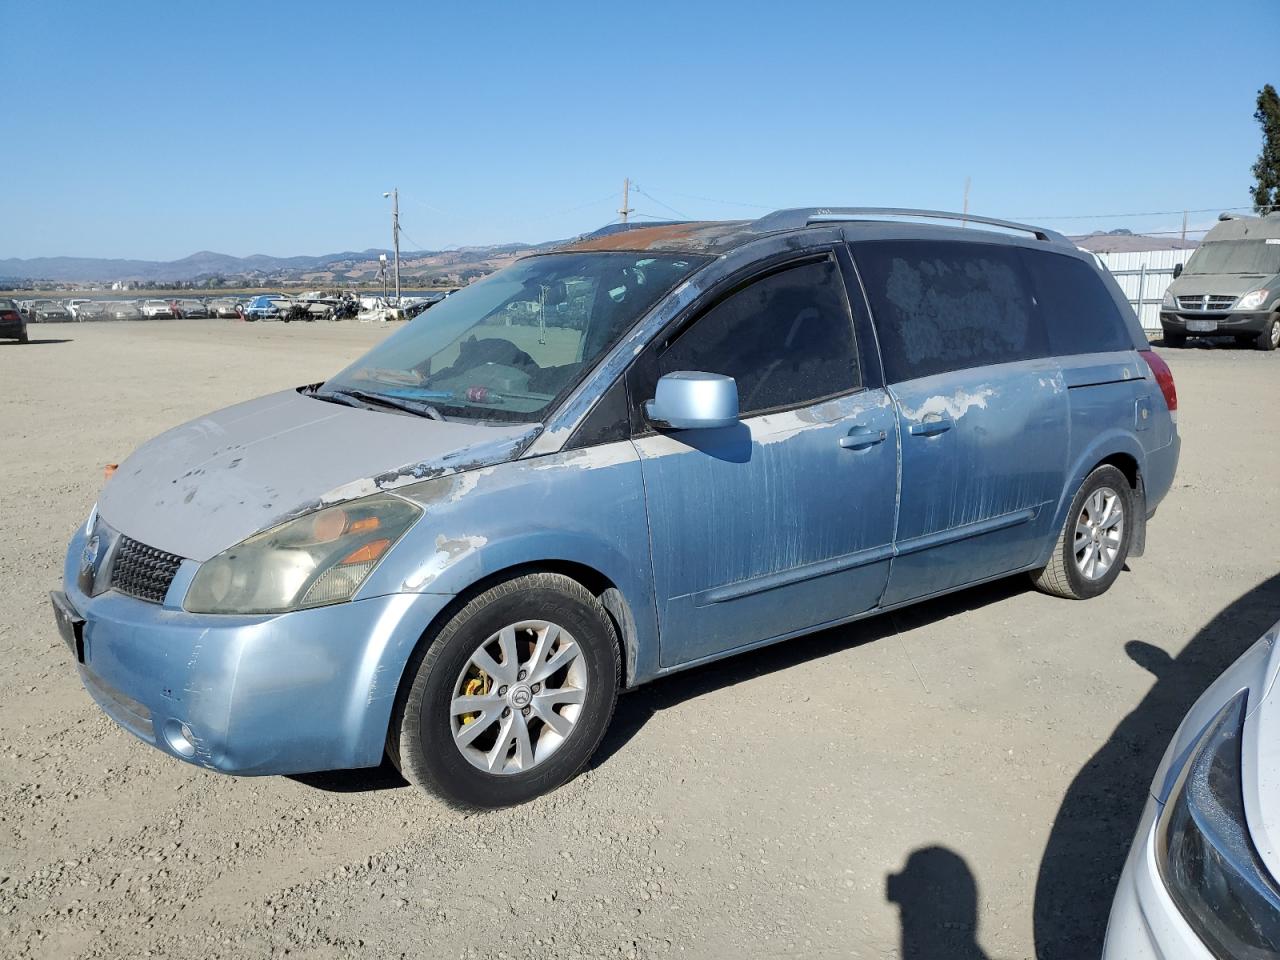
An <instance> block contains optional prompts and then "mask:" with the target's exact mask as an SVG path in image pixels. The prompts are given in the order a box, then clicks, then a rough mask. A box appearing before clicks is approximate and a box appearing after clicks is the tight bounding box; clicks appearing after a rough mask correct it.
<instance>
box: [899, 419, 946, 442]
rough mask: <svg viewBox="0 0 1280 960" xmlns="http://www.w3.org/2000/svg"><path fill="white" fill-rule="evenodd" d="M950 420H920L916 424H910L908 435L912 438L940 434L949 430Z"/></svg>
mask: <svg viewBox="0 0 1280 960" xmlns="http://www.w3.org/2000/svg"><path fill="white" fill-rule="evenodd" d="M951 423H952V420H951V418H950V417H936V418H934V419H930V420H921V421H919V422H918V423H913V424H911V427H910V430H909V432H910V434H911V435H912V436H913V437H931V436H933V435H934V434H935V433H942V432H943V431H945V430H950V429H951Z"/></svg>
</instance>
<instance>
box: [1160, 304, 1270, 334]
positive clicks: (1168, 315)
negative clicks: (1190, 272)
mask: <svg viewBox="0 0 1280 960" xmlns="http://www.w3.org/2000/svg"><path fill="white" fill-rule="evenodd" d="M1271 316H1272V314H1271V312H1270V311H1267V310H1257V311H1252V312H1239V313H1213V312H1205V313H1175V312H1171V311H1168V310H1161V311H1160V326H1161V327H1163V328H1164V329H1165V330H1166V331H1168V332H1170V333H1186V334H1189V335H1190V336H1193V337H1194V336H1208V337H1214V336H1219V337H1227V336H1235V335H1236V334H1241V335H1243V334H1247V333H1252V334H1258V333H1261V332H1262V331H1263V330H1265V329H1266V328H1267V323H1268V322H1269V321H1270V320H1271ZM1204 320H1208V321H1211V322H1213V323H1216V324H1217V330H1215V331H1213V332H1212V333H1203V334H1202V333H1199V332H1197V331H1194V330H1188V329H1187V323H1188V322H1190V323H1196V322H1198V321H1204Z"/></svg>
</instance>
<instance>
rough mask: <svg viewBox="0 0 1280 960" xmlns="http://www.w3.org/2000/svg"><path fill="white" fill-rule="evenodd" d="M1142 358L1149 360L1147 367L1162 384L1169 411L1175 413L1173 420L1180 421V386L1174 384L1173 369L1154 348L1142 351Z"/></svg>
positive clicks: (1161, 390)
mask: <svg viewBox="0 0 1280 960" xmlns="http://www.w3.org/2000/svg"><path fill="white" fill-rule="evenodd" d="M1140 353H1141V355H1142V359H1143V360H1145V361H1147V367H1148V368H1149V369H1150V370H1151V374H1152V376H1154V377H1155V378H1156V383H1158V384H1160V392H1161V393H1163V394H1164V402H1165V404H1166V405H1167V406H1168V407H1169V413H1171V414H1172V415H1173V422H1174V423H1177V422H1178V388H1177V387H1175V386H1174V385H1173V371H1172V370H1170V369H1169V365H1168V364H1167V363H1165V362H1164V360H1163V359H1161V357H1160V354H1158V353H1156V352H1155V351H1154V350H1142V351H1140Z"/></svg>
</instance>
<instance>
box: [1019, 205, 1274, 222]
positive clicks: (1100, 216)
mask: <svg viewBox="0 0 1280 960" xmlns="http://www.w3.org/2000/svg"><path fill="white" fill-rule="evenodd" d="M1252 209H1253V207H1202V208H1200V209H1199V210H1154V211H1151V212H1149V213H1070V214H1061V215H1058V216H1052V217H1046V216H1034V217H1033V216H1025V217H1023V216H1019V217H1014V218H1013V219H1014V220H1124V219H1133V218H1135V217H1175V216H1181V215H1182V214H1184V213H1214V212H1215V211H1222V212H1224V213H1227V212H1231V211H1235V210H1252Z"/></svg>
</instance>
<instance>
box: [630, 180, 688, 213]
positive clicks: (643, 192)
mask: <svg viewBox="0 0 1280 960" xmlns="http://www.w3.org/2000/svg"><path fill="white" fill-rule="evenodd" d="M631 189H632V190H634V191H635V192H636V193H638V194H640V196H642V197H648V198H649V199H650V200H652V201H653V202H654V203H656V204H657V205H658V206H660V207H662V208H664V209H666V210H670V211H671V212H672V213H674V214H675V215H676V216H677V217H679V218H680V219H681V220H692V219H693V218H692V217H691V216H689V215H688V214H687V213H682V212H680V211H679V210H677V209H676V208H675V207H673V206H671V204H669V203H663V202H662V201H661V200H659V199H658V198H657V197H655V196H654V195H653V194H651V193H649V192H648V191H646V190H644V189H642V188H641V187H639V186H638V185H636V184H634V183H633V184H632V185H631Z"/></svg>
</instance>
